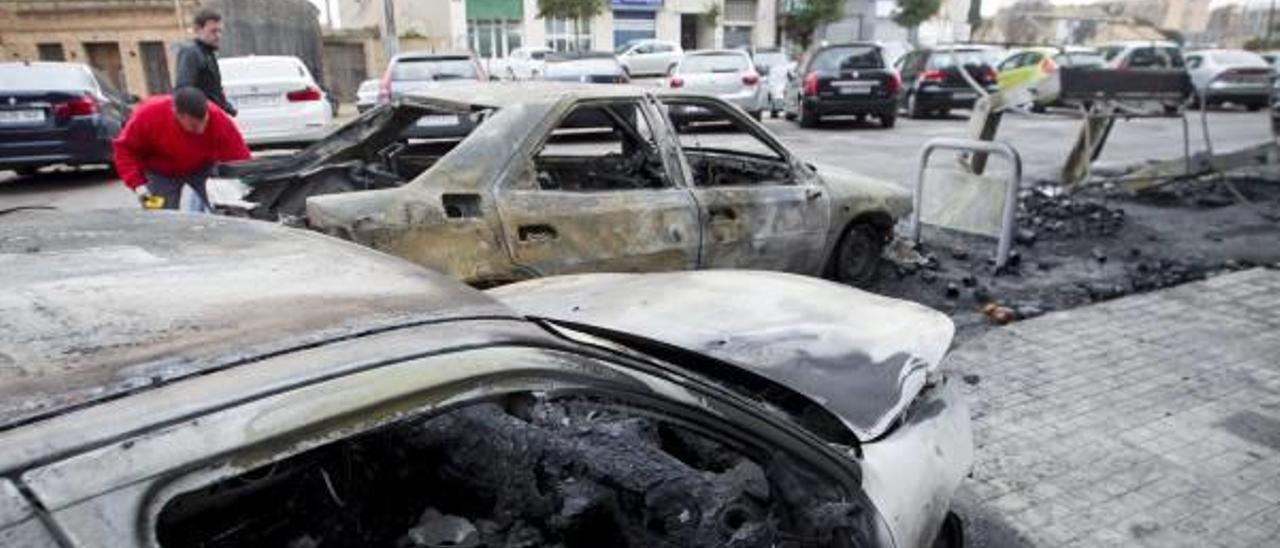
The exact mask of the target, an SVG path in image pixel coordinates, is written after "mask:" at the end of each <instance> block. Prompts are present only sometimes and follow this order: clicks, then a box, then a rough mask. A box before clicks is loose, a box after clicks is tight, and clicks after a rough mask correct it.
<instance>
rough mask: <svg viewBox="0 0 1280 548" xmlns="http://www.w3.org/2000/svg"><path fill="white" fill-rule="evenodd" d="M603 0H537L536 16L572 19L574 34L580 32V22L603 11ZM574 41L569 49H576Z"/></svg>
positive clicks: (588, 19)
mask: <svg viewBox="0 0 1280 548" xmlns="http://www.w3.org/2000/svg"><path fill="white" fill-rule="evenodd" d="M604 3H605V0H538V17H541V18H543V19H566V20H569V21H573V27H574V34H575V35H580V34H582V22H583V21H590V20H591V19H593V18H595V17H596V16H597V15H600V14H601V13H603V12H604ZM577 46H578V45H577V44H576V43H572V44H569V49H571V50H572V49H576V48H577Z"/></svg>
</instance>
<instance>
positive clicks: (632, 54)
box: [614, 40, 684, 78]
mask: <svg viewBox="0 0 1280 548" xmlns="http://www.w3.org/2000/svg"><path fill="white" fill-rule="evenodd" d="M614 53H616V54H618V61H619V62H621V63H622V66H623V67H624V68H626V69H627V75H628V76H630V77H633V78H634V77H636V76H659V75H663V74H667V73H669V72H671V69H672V68H674V67H675V66H676V63H678V62H680V58H681V57H682V56H683V55H684V49H682V48H681V47H680V44H677V43H675V42H668V41H666V40H636V41H632V42H627V43H625V44H622V45H621V46H618V49H617V50H615V51H614Z"/></svg>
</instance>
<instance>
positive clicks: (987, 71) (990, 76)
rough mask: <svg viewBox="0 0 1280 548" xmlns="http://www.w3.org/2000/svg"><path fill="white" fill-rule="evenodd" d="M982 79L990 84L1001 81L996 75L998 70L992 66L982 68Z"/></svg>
mask: <svg viewBox="0 0 1280 548" xmlns="http://www.w3.org/2000/svg"><path fill="white" fill-rule="evenodd" d="M982 77H983V79H985V80H986V81H988V82H994V81H996V80H999V79H1000V75H999V74H998V73H996V69H993V68H991V67H990V66H986V67H982Z"/></svg>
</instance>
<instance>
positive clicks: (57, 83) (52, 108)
mask: <svg viewBox="0 0 1280 548" xmlns="http://www.w3.org/2000/svg"><path fill="white" fill-rule="evenodd" d="M133 102H135V98H132V97H128V98H127V97H124V96H123V95H121V94H120V92H118V91H116V89H115V88H113V87H112V86H111V84H109V83H108V82H107V80H106V79H105V78H103V77H102V76H101V75H100V74H96V73H95V72H94V71H93V70H92V69H90V68H89V67H87V66H85V65H82V64H79V63H48V62H38V63H33V62H16V63H0V170H6V169H12V170H15V171H17V172H18V173H19V174H23V175H29V174H31V173H34V172H35V171H36V170H37V169H39V168H41V167H44V166H49V165H54V164H68V165H73V166H78V165H87V164H110V163H111V140H112V139H114V138H115V137H116V134H118V133H120V128H121V127H123V125H124V121H125V119H127V118H128V117H129V111H130V104H131V103H133Z"/></svg>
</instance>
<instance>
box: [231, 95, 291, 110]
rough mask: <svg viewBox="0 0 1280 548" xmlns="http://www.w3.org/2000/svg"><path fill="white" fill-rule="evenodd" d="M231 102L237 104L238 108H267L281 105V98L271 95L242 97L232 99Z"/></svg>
mask: <svg viewBox="0 0 1280 548" xmlns="http://www.w3.org/2000/svg"><path fill="white" fill-rule="evenodd" d="M231 102H232V103H235V105H236V107H237V108H244V107H266V106H272V105H276V104H279V103H280V96H279V95H275V94H271V95H241V96H238V97H232V98H231Z"/></svg>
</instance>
